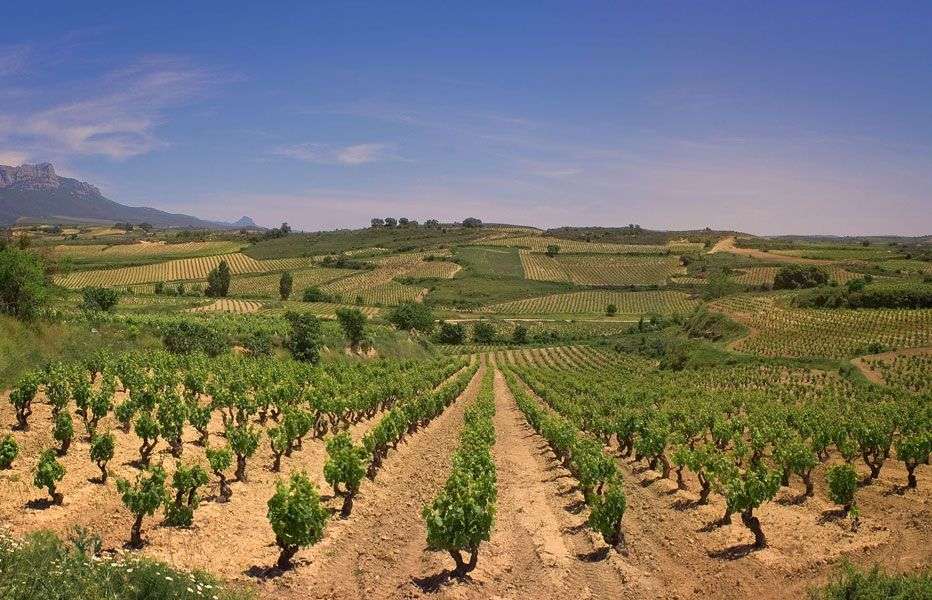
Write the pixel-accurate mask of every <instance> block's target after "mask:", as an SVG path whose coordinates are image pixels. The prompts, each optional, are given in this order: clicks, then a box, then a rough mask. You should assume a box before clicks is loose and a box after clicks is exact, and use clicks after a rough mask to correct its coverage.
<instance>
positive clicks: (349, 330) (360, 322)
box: [337, 308, 366, 350]
mask: <svg viewBox="0 0 932 600" xmlns="http://www.w3.org/2000/svg"><path fill="white" fill-rule="evenodd" d="M337 321H339V323H340V329H342V330H343V335H344V336H345V337H346V340H347V341H348V342H349V345H350V348H352V349H353V350H355V349H356V348H358V347H359V344H361V343H362V342H363V341H364V340H365V339H366V315H364V314H363V313H362V311H361V310H359V309H358V308H338V309H337Z"/></svg>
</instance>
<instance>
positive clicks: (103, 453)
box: [91, 433, 114, 484]
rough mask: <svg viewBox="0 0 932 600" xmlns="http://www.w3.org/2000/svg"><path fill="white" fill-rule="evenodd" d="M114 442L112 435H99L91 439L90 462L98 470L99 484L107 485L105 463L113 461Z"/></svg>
mask: <svg viewBox="0 0 932 600" xmlns="http://www.w3.org/2000/svg"><path fill="white" fill-rule="evenodd" d="M113 450H114V440H113V434H112V433H99V434H97V435H95V436H94V437H93V438H91V460H92V461H94V462H95V463H97V468H98V469H100V483H102V484H103V483H107V475H108V473H107V463H108V462H110V460H111V459H113Z"/></svg>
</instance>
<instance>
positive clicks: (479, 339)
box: [472, 321, 495, 344]
mask: <svg viewBox="0 0 932 600" xmlns="http://www.w3.org/2000/svg"><path fill="white" fill-rule="evenodd" d="M472 339H473V341H474V342H476V343H477V344H493V343H495V326H494V325H492V324H491V323H489V322H487V321H476V324H475V325H473V328H472Z"/></svg>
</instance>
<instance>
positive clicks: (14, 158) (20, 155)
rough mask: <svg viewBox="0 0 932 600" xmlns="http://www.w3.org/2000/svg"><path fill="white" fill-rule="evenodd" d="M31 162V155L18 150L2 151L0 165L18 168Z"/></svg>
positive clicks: (0, 152) (0, 151)
mask: <svg viewBox="0 0 932 600" xmlns="http://www.w3.org/2000/svg"><path fill="white" fill-rule="evenodd" d="M28 162H29V155H28V154H26V153H25V152H19V151H18V150H0V165H7V166H11V167H18V166H20V165H24V164H26V163H28Z"/></svg>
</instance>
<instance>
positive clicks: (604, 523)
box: [589, 477, 627, 550]
mask: <svg viewBox="0 0 932 600" xmlns="http://www.w3.org/2000/svg"><path fill="white" fill-rule="evenodd" d="M590 502H591V503H590V507H591V512H590V513H589V526H590V527H592V529H594V530H595V531H598V532H599V534H601V535H602V539H603V540H605V543H606V544H608V545H609V546H611V547H612V548H615V549H617V550H623V549H624V547H625V534H624V530H623V529H622V526H621V518H622V517H623V516H624V514H625V508H626V506H627V500H626V498H625V491H624V489H623V488H622V485H621V480H620V479H619V478H617V477H614V478H612V479H611V480H610V481H609V482H608V483H607V485H606V486H605V490H604V492H603V493H602V494H596V495H593V496H592V498H591V501H590Z"/></svg>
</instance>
